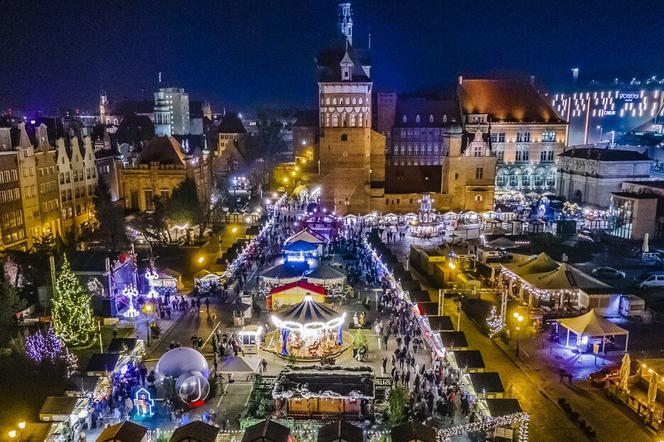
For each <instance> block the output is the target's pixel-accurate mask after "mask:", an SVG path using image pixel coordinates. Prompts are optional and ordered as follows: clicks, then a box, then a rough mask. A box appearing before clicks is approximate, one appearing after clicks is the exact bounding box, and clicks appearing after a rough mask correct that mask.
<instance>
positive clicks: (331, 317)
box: [265, 295, 349, 360]
mask: <svg viewBox="0 0 664 442" xmlns="http://www.w3.org/2000/svg"><path fill="white" fill-rule="evenodd" d="M345 317H346V314H345V313H338V312H336V311H334V310H332V309H331V308H329V307H326V306H325V305H323V304H321V303H318V302H315V301H314V300H313V299H312V297H311V296H310V295H305V297H304V300H303V301H302V302H300V303H299V304H297V305H294V306H292V307H290V308H288V309H287V310H284V311H282V312H281V313H277V314H275V315H272V323H273V324H274V325H275V326H276V328H277V330H276V331H273V332H271V333H270V334H269V335H268V336H266V338H265V342H269V343H271V344H270V345H269V348H267V349H268V350H269V351H273V352H274V353H276V354H278V355H280V356H282V357H284V358H287V357H295V358H297V359H304V360H312V359H320V358H324V357H328V356H334V355H337V354H339V353H341V352H342V351H344V350H346V348H347V347H348V345H345V344H344V342H348V341H349V339H344V331H343V327H344V321H345ZM270 335H271V336H270Z"/></svg>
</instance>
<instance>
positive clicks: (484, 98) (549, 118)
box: [459, 79, 565, 124]
mask: <svg viewBox="0 0 664 442" xmlns="http://www.w3.org/2000/svg"><path fill="white" fill-rule="evenodd" d="M459 100H460V101H461V107H462V110H463V112H464V113H465V114H489V115H490V116H491V120H492V121H494V122H508V123H528V122H531V123H561V124H564V123H565V121H564V120H563V119H562V118H560V117H559V116H558V115H557V114H556V112H555V111H554V110H553V108H552V107H551V106H550V105H549V103H548V102H547V101H546V100H545V99H544V97H542V96H541V95H540V93H539V92H538V91H537V89H535V88H534V87H533V86H532V85H531V84H530V83H528V82H527V81H522V80H487V79H477V80H466V79H463V81H462V82H461V84H460V85H459Z"/></svg>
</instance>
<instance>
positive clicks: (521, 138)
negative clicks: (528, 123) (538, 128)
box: [516, 132, 530, 143]
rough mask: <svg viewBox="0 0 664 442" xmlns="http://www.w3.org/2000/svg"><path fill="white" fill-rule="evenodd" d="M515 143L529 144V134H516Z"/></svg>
mask: <svg viewBox="0 0 664 442" xmlns="http://www.w3.org/2000/svg"><path fill="white" fill-rule="evenodd" d="M516 142H517V143H530V132H517V134H516Z"/></svg>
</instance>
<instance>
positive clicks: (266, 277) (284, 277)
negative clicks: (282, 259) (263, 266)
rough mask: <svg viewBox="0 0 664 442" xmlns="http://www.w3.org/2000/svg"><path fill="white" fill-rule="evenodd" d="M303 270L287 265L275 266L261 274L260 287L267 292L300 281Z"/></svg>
mask: <svg viewBox="0 0 664 442" xmlns="http://www.w3.org/2000/svg"><path fill="white" fill-rule="evenodd" d="M303 273H304V270H303V269H302V268H300V267H294V266H290V265H287V264H277V265H275V266H272V267H270V268H269V269H267V270H265V271H264V272H263V273H261V285H262V287H264V288H265V289H267V290H268V291H269V290H271V289H272V288H274V287H279V286H280V285H284V284H289V283H291V282H296V281H299V280H300V279H302V274H303Z"/></svg>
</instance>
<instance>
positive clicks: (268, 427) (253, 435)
mask: <svg viewBox="0 0 664 442" xmlns="http://www.w3.org/2000/svg"><path fill="white" fill-rule="evenodd" d="M289 435H290V428H288V427H286V426H285V425H281V424H279V423H277V422H275V421H273V420H269V419H268V420H264V421H261V422H259V423H257V424H255V425H252V426H250V427H249V428H247V429H246V430H245V431H244V435H242V442H288V437H289Z"/></svg>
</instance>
